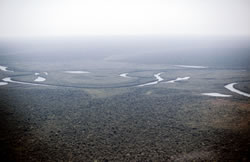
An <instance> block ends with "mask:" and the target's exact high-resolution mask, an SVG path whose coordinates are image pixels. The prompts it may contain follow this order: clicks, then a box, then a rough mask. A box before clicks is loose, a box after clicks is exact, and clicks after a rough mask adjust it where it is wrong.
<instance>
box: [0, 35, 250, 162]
mask: <svg viewBox="0 0 250 162" xmlns="http://www.w3.org/2000/svg"><path fill="white" fill-rule="evenodd" d="M249 58H250V46H249V39H248V38H242V37H241V38H239V37H237V38H236V37H233V38H221V37H220V38H215V37H209V38H208V37H206V38H200V37H199V38H198V37H192V38H191V37H190V38H188V37H185V38H180V37H157V36H151V37H150V36H138V37H129V36H124V37H118V36H116V37H57V38H55V37H54V38H43V39H30V40H27V39H26V40H20V39H19V40H10V39H9V40H8V39H5V40H1V41H0V66H1V69H0V79H1V82H0V96H1V97H0V115H1V120H0V132H1V133H0V137H1V138H0V139H1V140H0V144H1V145H0V156H1V159H4V160H6V161H7V160H13V161H40V160H44V161H105V162H107V161H193V160H195V161H210V160H215V161H239V160H243V161H244V160H245V161H247V160H249V159H248V154H249V146H250V145H249V135H250V132H249V121H250V111H249V107H250V102H249V95H250V86H249V85H250V84H249V83H250V82H249V81H250V72H249V69H250V66H249V62H250V61H249ZM236 83H237V84H236ZM242 94H243V95H242Z"/></svg>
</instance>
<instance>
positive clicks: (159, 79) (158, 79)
mask: <svg viewBox="0 0 250 162" xmlns="http://www.w3.org/2000/svg"><path fill="white" fill-rule="evenodd" d="M161 74H162V73H157V74H154V77H155V78H156V79H157V81H154V82H149V83H145V84H140V85H138V87H144V86H148V85H154V84H158V83H159V82H161V81H163V80H164V79H163V78H162V77H161V76H160V75H161Z"/></svg>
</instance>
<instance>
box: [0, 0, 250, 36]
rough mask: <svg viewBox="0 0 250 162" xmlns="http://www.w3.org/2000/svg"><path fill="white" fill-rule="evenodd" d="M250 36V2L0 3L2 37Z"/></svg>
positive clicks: (78, 0) (104, 0)
mask: <svg viewBox="0 0 250 162" xmlns="http://www.w3.org/2000/svg"><path fill="white" fill-rule="evenodd" d="M136 34H139V35H154V34H156V35H199V36H200V35H205V36H207V35H209V36H211V35H213V36H218V35H219V36H238V35H240V36H250V0H122V1H121V0H0V37H36V36H72V35H77V36H79V35H136Z"/></svg>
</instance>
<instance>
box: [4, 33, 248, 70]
mask: <svg viewBox="0 0 250 162" xmlns="http://www.w3.org/2000/svg"><path fill="white" fill-rule="evenodd" d="M249 44H250V40H249V38H247V37H245V38H244V37H229V38H221V37H219V38H216V37H183V38H181V37H159V36H158V37H157V36H151V37H150V36H137V37H135V36H134V37H132V36H130V37H129V36H124V37H122V36H120V37H119V36H116V37H115V36H114V37H107V36H106V37H105V36H103V37H97V36H96V37H78V38H74V37H61V38H60V37H59V38H44V39H41V40H39V39H34V40H26V41H23V40H19V41H15V40H14V41H6V40H2V41H1V44H0V50H1V57H2V59H4V58H6V59H8V58H11V57H12V58H13V59H20V60H22V59H27V60H30V61H35V60H39V61H46V62H50V61H52V62H53V61H55V60H57V61H70V60H79V59H82V60H92V61H93V60H96V61H119V62H133V63H142V64H143V63H145V64H172V65H202V66H213V67H234V68H249V61H250V56H249V51H250V47H249Z"/></svg>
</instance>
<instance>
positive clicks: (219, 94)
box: [202, 93, 232, 97]
mask: <svg viewBox="0 0 250 162" xmlns="http://www.w3.org/2000/svg"><path fill="white" fill-rule="evenodd" d="M202 95H204V96H213V97H232V96H231V95H226V94H221V93H202Z"/></svg>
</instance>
